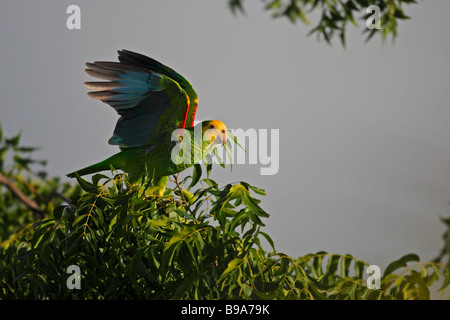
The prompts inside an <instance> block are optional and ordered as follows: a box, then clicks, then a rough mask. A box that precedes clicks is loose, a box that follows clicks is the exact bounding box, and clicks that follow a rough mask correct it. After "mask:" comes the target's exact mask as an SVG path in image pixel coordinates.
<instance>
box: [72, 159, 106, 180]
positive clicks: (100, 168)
mask: <svg viewBox="0 0 450 320" xmlns="http://www.w3.org/2000/svg"><path fill="white" fill-rule="evenodd" d="M109 168H110V163H109V162H108V161H103V162H99V163H96V164H93V165H92V166H89V167H86V168H83V169H80V170H78V171H74V172H71V173H69V174H68V175H67V176H68V177H69V178H75V177H76V174H77V173H78V175H80V176H84V175H86V174H91V173H96V172H99V171H105V170H109Z"/></svg>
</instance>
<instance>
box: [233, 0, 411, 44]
mask: <svg viewBox="0 0 450 320" xmlns="http://www.w3.org/2000/svg"><path fill="white" fill-rule="evenodd" d="M243 2H244V1H243V0H229V1H228V4H229V7H230V9H231V11H232V12H233V13H234V14H237V13H244V5H243ZM263 2H264V7H265V10H267V11H270V12H271V13H272V16H273V18H280V17H282V18H286V19H288V20H289V21H290V22H291V23H296V22H298V21H300V22H302V23H303V24H305V25H307V26H310V25H311V22H310V19H309V18H308V17H309V16H311V15H313V14H314V15H315V16H317V17H318V22H317V24H316V26H314V27H313V28H312V29H311V31H310V32H309V34H308V35H312V34H316V35H317V38H318V39H319V40H325V41H326V43H328V44H331V42H332V39H333V38H334V37H335V36H337V37H338V38H339V40H340V42H341V44H342V46H344V47H345V45H346V31H347V26H348V24H349V23H350V24H352V25H353V26H355V27H358V23H357V20H361V21H363V26H364V30H363V33H366V34H367V36H366V41H369V40H370V39H371V38H372V37H373V36H374V35H375V34H380V35H381V38H382V39H383V40H384V39H386V38H387V37H388V36H392V39H395V37H396V36H397V27H398V21H399V20H405V19H409V17H408V16H407V15H406V14H405V13H404V11H403V4H413V3H417V1H416V0H376V1H372V0H267V1H263ZM371 5H377V6H378V7H379V8H380V24H381V29H368V28H366V23H365V22H366V20H367V19H368V18H369V17H370V16H371V14H372V13H367V12H366V9H367V8H368V7H369V6H371Z"/></svg>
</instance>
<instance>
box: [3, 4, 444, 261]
mask: <svg viewBox="0 0 450 320" xmlns="http://www.w3.org/2000/svg"><path fill="white" fill-rule="evenodd" d="M69 4H77V5H79V6H80V8H81V30H68V29H67V28H66V19H67V17H68V14H66V8H67V6H68V5H69ZM246 9H247V15H246V16H245V17H239V18H235V17H233V16H232V15H231V13H230V12H229V10H228V8H227V6H226V1H205V0H203V1H201V0H191V1H189V2H188V1H184V0H177V1H175V0H171V1H168V0H164V1H162V0H160V1H150V0H143V1H126V2H125V1H105V0H102V1H100V0H96V1H73V2H70V3H69V2H66V1H44V0H42V1H3V2H2V4H1V5H0V46H1V50H0V75H1V76H0V97H1V98H0V121H1V123H2V125H3V128H4V131H5V134H6V135H7V136H12V135H14V134H16V133H17V132H18V131H19V130H21V131H22V137H23V138H22V142H23V143H24V144H26V145H30V146H41V147H42V148H43V150H42V151H40V152H39V153H37V154H36V155H37V156H39V157H41V158H44V159H47V160H48V167H47V169H48V171H49V172H50V174H51V175H57V176H62V175H65V174H66V173H68V172H71V171H73V170H76V169H79V168H81V167H84V166H86V165H89V164H92V163H94V162H97V161H100V160H103V159H105V158H106V157H107V156H109V155H112V154H113V153H115V152H117V149H116V147H114V146H110V145H108V144H107V141H108V139H109V138H110V136H111V135H112V131H113V129H114V126H115V123H116V121H117V115H116V113H115V112H114V110H113V109H112V108H110V107H108V106H107V105H106V104H103V103H101V102H98V101H94V100H92V99H90V98H89V97H88V96H87V95H86V92H87V89H86V88H84V86H83V85H82V83H83V82H84V81H88V80H91V79H89V77H88V76H87V75H86V74H85V73H84V71H83V70H84V63H85V62H87V61H94V60H111V61H116V60H117V54H116V51H117V50H118V49H129V50H133V51H137V52H141V53H143V54H145V55H149V56H151V57H153V58H156V59H157V60H160V61H161V62H163V63H165V64H167V65H169V66H171V67H172V68H174V69H175V70H177V71H178V72H179V73H181V74H183V75H184V76H185V77H186V78H188V79H189V80H190V82H191V83H192V84H193V85H194V87H195V89H196V91H197V93H198V95H199V108H198V111H197V120H202V119H220V120H222V121H223V122H225V123H226V124H227V125H228V127H229V128H242V129H244V130H245V129H248V128H254V129H268V130H270V129H279V130H280V131H279V132H280V145H279V149H280V155H279V157H280V169H279V172H278V173H277V174H276V175H273V176H262V175H260V168H261V166H260V165H238V166H234V167H233V171H232V172H230V171H229V170H228V169H227V170H224V169H222V168H220V167H217V168H215V169H214V172H213V174H214V177H215V178H216V180H218V181H220V182H221V183H223V184H225V183H229V182H234V181H238V180H243V181H247V182H249V183H251V184H253V185H256V186H259V187H261V188H264V189H266V191H267V193H268V195H267V197H264V198H263V199H262V200H263V202H262V206H263V207H264V208H265V209H266V210H267V211H268V212H269V213H270V214H271V217H270V219H268V220H267V221H266V224H267V227H266V230H265V231H266V232H267V233H269V234H270V235H271V236H272V238H273V239H274V241H275V245H276V249H277V250H278V251H280V252H285V253H287V254H289V255H292V256H293V257H297V256H301V255H304V254H306V253H310V252H316V251H319V250H325V251H328V252H333V253H341V254H344V253H350V254H352V255H354V256H356V257H358V258H359V259H362V260H366V261H368V262H369V263H371V264H377V265H379V266H380V267H381V268H383V267H385V266H386V264H387V263H388V262H390V261H392V260H394V259H396V258H399V257H400V256H401V255H403V254H407V253H410V252H414V253H417V254H419V255H420V257H421V258H422V260H429V259H432V258H433V257H435V256H436V255H437V253H438V251H439V249H440V248H441V245H442V240H441V235H442V233H443V232H444V230H445V228H444V226H443V225H442V223H441V222H440V221H439V217H440V216H445V215H448V209H449V207H448V204H447V203H448V201H449V200H450V142H449V137H450V125H449V122H450V108H449V101H450V90H449V89H450V64H449V57H450V43H449V37H448V28H449V22H448V16H447V15H448V12H450V2H449V1H445V0H440V1H438V0H435V1H427V2H425V1H420V3H419V4H418V5H412V6H408V7H406V13H407V14H408V15H410V16H411V17H412V19H411V20H410V21H405V22H401V24H400V28H399V37H398V39H397V40H396V42H395V43H394V44H392V43H391V42H390V41H388V42H386V43H385V44H384V45H383V44H381V42H380V40H379V39H378V38H375V39H373V40H372V41H371V42H369V43H368V44H365V43H364V41H363V37H362V36H361V34H360V33H361V31H362V28H363V27H364V26H363V23H361V26H360V29H355V28H353V27H352V26H350V29H349V34H348V46H347V49H343V48H341V47H340V45H339V44H338V43H337V42H336V44H335V45H334V46H333V47H330V46H327V45H326V44H325V43H319V42H317V41H316V39H315V37H308V38H307V37H306V36H305V35H306V33H307V32H308V31H309V29H307V28H305V27H303V26H302V25H297V26H294V25H291V24H290V23H288V22H287V21H285V20H284V19H279V20H273V19H271V18H270V14H269V13H267V12H264V11H263V10H262V3H261V2H260V1H247V2H246Z"/></svg>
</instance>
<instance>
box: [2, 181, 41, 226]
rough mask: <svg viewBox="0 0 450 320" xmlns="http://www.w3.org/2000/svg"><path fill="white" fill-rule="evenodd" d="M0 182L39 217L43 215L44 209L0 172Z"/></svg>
mask: <svg viewBox="0 0 450 320" xmlns="http://www.w3.org/2000/svg"><path fill="white" fill-rule="evenodd" d="M0 184H2V185H4V186H5V187H7V188H8V189H9V191H11V192H12V193H13V194H14V195H15V196H16V197H17V198H18V199H19V200H20V201H21V202H22V203H23V204H25V205H26V206H27V207H28V208H29V209H31V210H32V211H33V212H35V213H37V214H39V215H40V216H41V217H43V216H44V211H42V210H41V208H39V205H38V204H37V203H36V202H35V201H34V200H32V199H30V198H28V197H27V195H26V194H24V193H23V192H22V191H21V190H20V189H19V188H17V187H16V186H15V185H14V183H12V182H11V181H10V180H9V179H8V178H6V177H5V176H4V175H3V174H2V173H0Z"/></svg>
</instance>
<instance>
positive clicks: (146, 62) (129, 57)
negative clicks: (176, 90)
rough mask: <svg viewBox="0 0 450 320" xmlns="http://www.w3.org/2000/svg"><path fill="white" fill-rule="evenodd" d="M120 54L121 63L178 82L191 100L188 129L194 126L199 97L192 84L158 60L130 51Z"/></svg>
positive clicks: (119, 52)
mask: <svg viewBox="0 0 450 320" xmlns="http://www.w3.org/2000/svg"><path fill="white" fill-rule="evenodd" d="M118 54H119V61H120V62H122V63H124V64H127V65H132V66H137V67H143V68H147V69H150V70H153V71H155V72H158V73H160V74H163V75H165V76H167V77H169V78H171V79H173V80H174V81H175V82H177V83H178V84H179V85H180V87H181V88H182V89H183V90H184V91H185V92H186V94H187V95H188V97H189V100H190V107H189V110H188V114H187V117H186V119H187V122H186V127H187V128H189V127H193V126H194V120H195V114H196V111H197V106H198V96H197V93H196V92H195V90H194V88H193V87H192V85H191V83H190V82H189V81H188V80H187V79H186V78H184V77H183V76H182V75H180V74H179V73H178V72H176V71H175V70H173V69H171V68H169V67H168V66H166V65H164V64H162V63H160V62H158V61H157V60H155V59H152V58H150V57H147V56H144V55H142V54H140V53H136V52H132V51H129V50H119V51H118Z"/></svg>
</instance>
